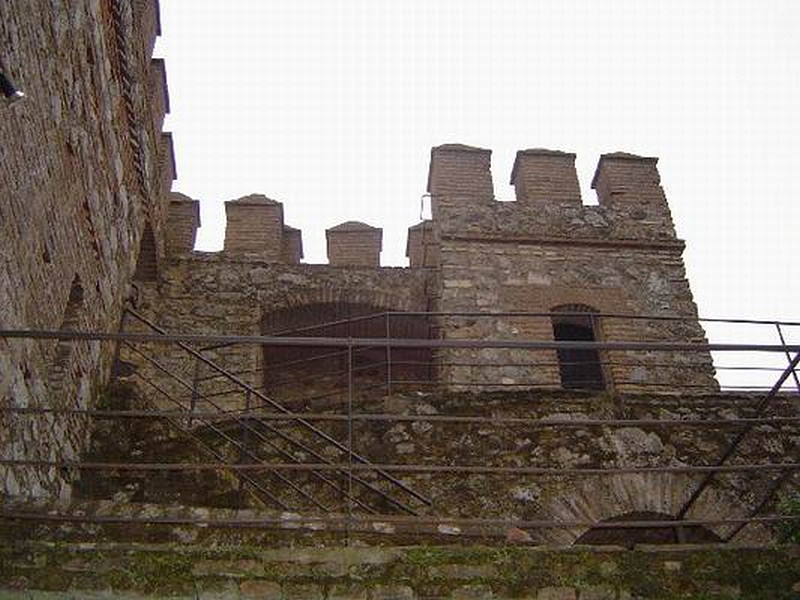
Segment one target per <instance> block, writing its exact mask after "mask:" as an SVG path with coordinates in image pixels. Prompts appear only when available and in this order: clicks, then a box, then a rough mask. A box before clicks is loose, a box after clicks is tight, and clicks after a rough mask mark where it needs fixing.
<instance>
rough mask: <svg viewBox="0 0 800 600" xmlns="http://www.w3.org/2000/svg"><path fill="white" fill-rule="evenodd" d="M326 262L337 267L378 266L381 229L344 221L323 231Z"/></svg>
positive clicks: (381, 242)
mask: <svg viewBox="0 0 800 600" xmlns="http://www.w3.org/2000/svg"><path fill="white" fill-rule="evenodd" d="M325 238H326V241H327V248H328V263H329V264H330V265H331V266H337V267H379V266H380V264H381V250H382V249H383V229H380V228H378V227H372V226H371V225H367V224H366V223H361V222H360V221H346V222H345V223H341V224H339V225H336V226H335V227H331V228H330V229H327V230H326V231H325Z"/></svg>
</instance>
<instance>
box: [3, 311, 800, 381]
mask: <svg viewBox="0 0 800 600" xmlns="http://www.w3.org/2000/svg"><path fill="white" fill-rule="evenodd" d="M130 312H131V314H134V315H137V316H141V315H138V314H137V313H135V312H134V311H130ZM159 329H160V328H159ZM0 338H9V339H19V338H29V339H54V340H116V339H121V340H125V341H128V342H157V343H164V344H168V343H178V344H183V345H184V346H185V345H186V344H187V343H201V342H206V341H225V342H232V343H239V344H256V345H267V346H332V347H347V345H348V343H349V341H348V340H349V338H336V337H330V338H328V337H317V338H314V337H312V338H291V337H268V336H263V335H209V334H204V335H200V334H187V333H182V334H167V333H164V334H149V333H100V332H86V331H59V330H33V329H27V330H25V329H2V330H0ZM352 343H353V345H354V346H363V347H371V348H377V347H383V346H385V345H386V340H384V339H383V338H352ZM392 347H393V348H467V349H478V348H517V349H528V350H558V349H559V348H562V349H567V348H573V349H581V350H664V351H670V352H709V351H712V352H741V351H748V352H785V351H786V350H789V351H790V352H800V344H787V345H785V346H783V345H780V344H700V343H685V342H575V341H572V342H556V341H552V342H550V341H533V340H474V339H446V340H442V339H437V340H433V339H415V338H395V339H394V340H392ZM185 349H188V350H189V351H191V352H193V353H194V352H197V350H195V349H194V348H190V347H188V346H186V348H185ZM209 362H211V361H209ZM217 368H218V369H219V368H220V367H217ZM229 375H231V377H235V376H233V375H232V374H230V373H229ZM236 379H238V378H236Z"/></svg>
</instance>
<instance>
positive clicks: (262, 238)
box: [224, 194, 283, 262]
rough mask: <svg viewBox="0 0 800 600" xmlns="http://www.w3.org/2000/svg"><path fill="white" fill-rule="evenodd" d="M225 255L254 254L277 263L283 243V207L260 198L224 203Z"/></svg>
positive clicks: (246, 198)
mask: <svg viewBox="0 0 800 600" xmlns="http://www.w3.org/2000/svg"><path fill="white" fill-rule="evenodd" d="M225 216H226V225H225V243H224V251H225V252H230V253H244V252H249V253H257V254H262V255H264V257H265V258H267V259H268V260H270V261H276V262H277V261H279V260H280V257H281V251H282V245H283V242H282V239H283V204H281V203H280V202H276V201H275V200H272V199H270V198H267V197H266V196H264V195H261V194H251V195H249V196H243V197H242V198H239V199H237V200H229V201H228V202H226V203H225Z"/></svg>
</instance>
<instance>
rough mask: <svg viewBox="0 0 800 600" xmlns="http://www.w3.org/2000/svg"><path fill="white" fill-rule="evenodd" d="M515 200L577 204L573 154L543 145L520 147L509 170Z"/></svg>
mask: <svg viewBox="0 0 800 600" xmlns="http://www.w3.org/2000/svg"><path fill="white" fill-rule="evenodd" d="M511 185H513V186H514V189H515V192H516V197H517V202H519V203H531V204H541V203H544V202H550V203H554V204H559V205H561V204H571V205H577V206H580V204H581V190H580V185H579V183H578V173H577V171H576V170H575V154H571V153H568V152H560V151H558V150H545V149H542V148H536V149H530V150H520V151H519V152H517V156H516V158H515V159H514V167H513V168H512V170H511Z"/></svg>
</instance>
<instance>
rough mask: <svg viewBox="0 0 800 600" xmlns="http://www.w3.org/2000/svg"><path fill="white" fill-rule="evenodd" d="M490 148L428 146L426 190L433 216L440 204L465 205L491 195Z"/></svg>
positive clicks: (487, 199) (483, 199)
mask: <svg viewBox="0 0 800 600" xmlns="http://www.w3.org/2000/svg"><path fill="white" fill-rule="evenodd" d="M491 163H492V151H491V150H485V149H483V148H476V147H473V146H465V145H463V144H444V145H441V146H436V147H434V148H431V162H430V167H429V169H428V193H429V194H430V195H431V210H432V212H433V216H434V219H435V218H436V217H437V216H438V214H439V207H440V206H442V205H443V204H446V205H451V204H456V205H465V204H473V203H481V202H482V201H489V200H492V199H493V198H494V184H493V182H492V170H491Z"/></svg>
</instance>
